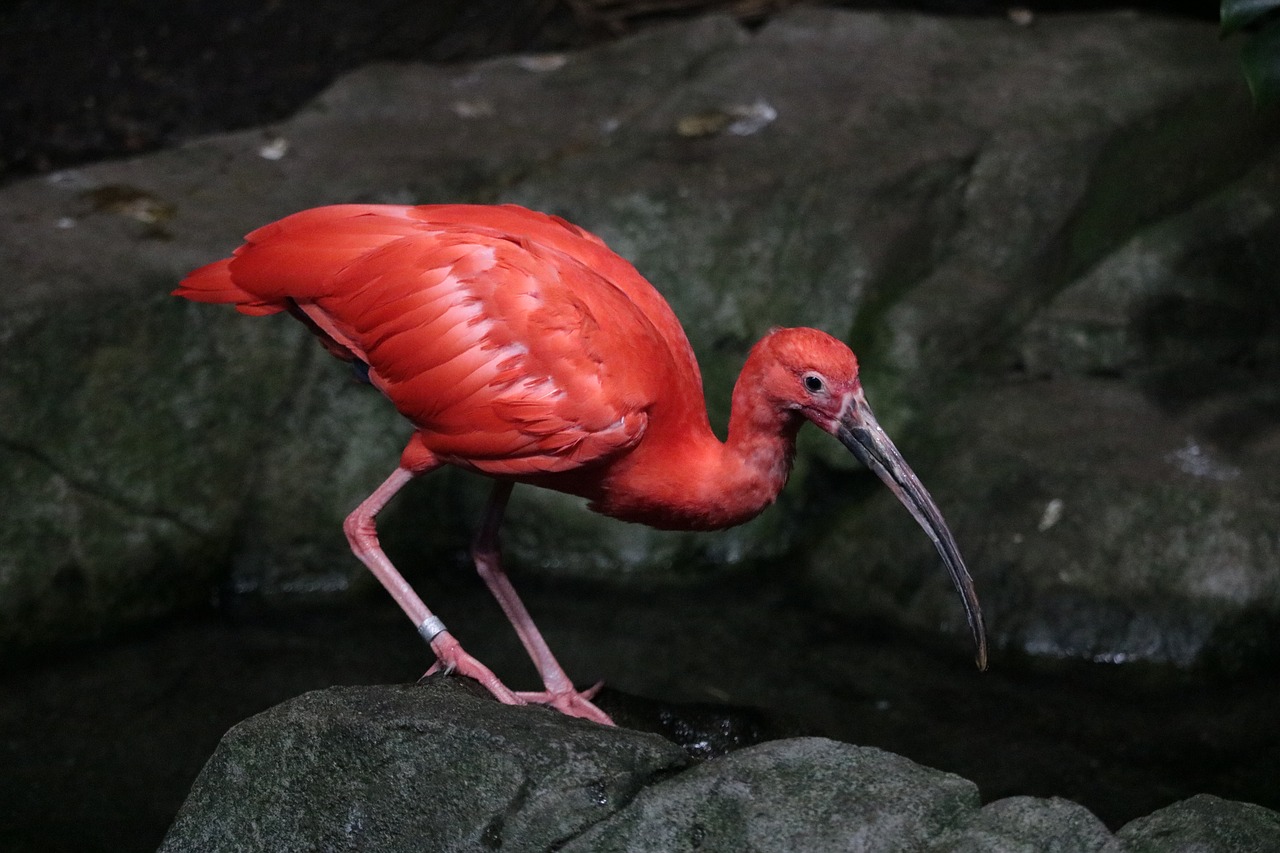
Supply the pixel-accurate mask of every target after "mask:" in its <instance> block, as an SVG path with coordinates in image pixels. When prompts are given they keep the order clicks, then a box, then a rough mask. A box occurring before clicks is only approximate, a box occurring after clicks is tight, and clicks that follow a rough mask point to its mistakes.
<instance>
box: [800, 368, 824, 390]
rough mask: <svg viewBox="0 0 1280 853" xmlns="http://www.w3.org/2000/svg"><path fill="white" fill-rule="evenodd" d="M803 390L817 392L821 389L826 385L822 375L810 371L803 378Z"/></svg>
mask: <svg viewBox="0 0 1280 853" xmlns="http://www.w3.org/2000/svg"><path fill="white" fill-rule="evenodd" d="M804 387H805V390H806V391H808V392H809V393H810V394H817V393H818V392H820V391H822V390H823V389H824V388H825V387H826V385H825V384H824V383H823V381H822V377H821V376H819V375H818V374H816V373H810V374H808V375H807V376H805V378H804Z"/></svg>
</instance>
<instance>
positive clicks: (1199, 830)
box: [1117, 794, 1280, 853]
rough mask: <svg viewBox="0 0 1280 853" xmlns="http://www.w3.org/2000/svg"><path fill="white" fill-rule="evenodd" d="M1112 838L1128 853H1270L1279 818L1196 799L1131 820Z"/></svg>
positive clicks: (1248, 806) (1249, 807)
mask: <svg viewBox="0 0 1280 853" xmlns="http://www.w3.org/2000/svg"><path fill="white" fill-rule="evenodd" d="M1117 835H1118V836H1119V838H1120V841H1121V842H1122V843H1123V844H1124V849H1125V850H1126V851H1129V853H1275V851H1277V850H1280V814H1277V813H1276V812H1273V811H1271V810H1270V809H1264V808H1263V807H1262V806H1256V805H1253V804H1252V803H1238V802H1234V801H1232V800H1224V799H1221V798H1220V797H1214V796H1211V795H1209V794H1199V795H1197V796H1194V797H1191V798H1190V799H1186V800H1182V801H1181V802H1177V803H1174V804H1173V805H1171V806H1168V807H1166V808H1163V809H1160V810H1159V811H1155V812H1152V813H1151V814H1149V815H1147V816H1146V817H1140V818H1138V819H1137V820H1133V821H1130V822H1129V823H1127V824H1125V825H1124V827H1122V828H1121V830H1120V832H1119V833H1117Z"/></svg>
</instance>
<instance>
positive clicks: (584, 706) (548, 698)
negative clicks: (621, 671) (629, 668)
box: [516, 681, 617, 726]
mask: <svg viewBox="0 0 1280 853" xmlns="http://www.w3.org/2000/svg"><path fill="white" fill-rule="evenodd" d="M603 686H604V682H603V681H600V682H597V683H596V684H595V685H593V686H591V687H588V688H587V689H586V690H574V689H572V688H570V689H568V690H555V691H553V690H542V691H538V692H533V693H527V692H523V691H522V692H517V693H516V697H517V698H518V699H520V700H521V701H522V702H527V703H529V704H531V705H547V706H550V707H552V708H555V709H556V710H557V711H559V712H560V713H562V714H566V715H567V716H570V717H580V718H582V719H584V720H591V721H592V722H593V723H599V724H600V725H602V726H614V725H617V724H616V723H615V722H614V721H613V719H612V718H610V716H609V715H608V714H606V713H605V712H604V711H601V710H600V709H599V708H597V707H596V706H595V705H594V704H592V702H591V700H592V699H594V698H595V695H596V694H597V693H599V692H600V688H601V687H603Z"/></svg>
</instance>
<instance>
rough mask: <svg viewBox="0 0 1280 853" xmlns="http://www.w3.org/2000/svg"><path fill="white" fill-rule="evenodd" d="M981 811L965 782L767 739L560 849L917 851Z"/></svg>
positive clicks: (882, 756)
mask: <svg viewBox="0 0 1280 853" xmlns="http://www.w3.org/2000/svg"><path fill="white" fill-rule="evenodd" d="M977 805H978V789H977V787H976V786H975V785H974V784H973V783H972V782H969V781H967V780H964V779H961V778H960V777H958V776H953V775H951V774H949V773H943V772H942V771H940V770H933V769H930V768H928V767H921V766H920V765H918V764H915V763H913V762H911V761H908V760H907V759H905V758H902V757H901V756H898V755H894V754H892V753H888V752H883V751H881V750H878V749H873V748H870V747H860V746H853V745H850V744H845V743H838V742H836V741H831V740H825V739H823V738H796V739H792V740H781V741H774V742H772V743H766V744H762V745H760V746H755V747H750V748H748V749H744V750H741V751H739V752H735V753H731V754H730V755H728V756H725V757H724V758H721V759H718V760H716V761H711V762H707V763H706V764H703V765H700V766H698V767H695V768H693V769H691V770H688V771H686V772H684V773H681V774H679V775H678V776H675V777H674V778H671V779H668V780H665V781H662V782H658V783H656V784H653V785H650V786H648V787H647V788H646V789H645V790H644V791H642V792H641V793H640V794H639V795H638V796H637V797H636V798H635V800H634V801H633V802H632V803H630V804H628V806H627V807H626V808H624V809H622V810H621V811H619V812H617V813H616V814H614V815H612V816H611V817H609V818H607V819H605V820H603V821H601V822H600V823H598V824H596V825H595V826H593V827H591V829H589V830H588V831H587V832H585V833H583V835H582V836H580V837H579V838H577V839H574V841H572V842H571V843H569V844H567V845H565V847H564V848H562V849H563V850H566V851H570V850H572V851H583V853H585V851H601V853H604V851H624V850H625V851H632V853H641V851H655V853H658V851H662V853H674V851H685V850H698V851H725V853H728V852H729V851H767V850H809V851H815V853H818V851H833V853H834V851H872V850H885V851H889V850H911V849H919V848H922V847H923V845H924V844H925V843H926V842H927V841H928V840H929V839H931V838H934V837H936V836H937V835H938V834H939V833H940V832H943V831H944V830H946V829H947V828H949V827H952V826H954V825H956V824H957V823H962V822H964V821H965V820H967V818H968V812H969V811H970V810H972V809H975V808H976V807H977Z"/></svg>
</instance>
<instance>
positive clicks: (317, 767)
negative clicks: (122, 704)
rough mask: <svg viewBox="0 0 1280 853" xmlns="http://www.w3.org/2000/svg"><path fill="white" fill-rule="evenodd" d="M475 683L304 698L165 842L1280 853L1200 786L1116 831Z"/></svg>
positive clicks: (333, 691)
mask: <svg viewBox="0 0 1280 853" xmlns="http://www.w3.org/2000/svg"><path fill="white" fill-rule="evenodd" d="M477 689H478V688H475V687H474V685H471V684H470V683H469V682H465V681H462V680H455V679H449V678H439V677H437V678H433V679H430V680H428V681H426V682H425V683H423V684H422V685H419V686H413V687H408V686H404V687H357V688H330V689H328V690H322V691H316V692H313V693H308V694H306V695H304V696H301V697H299V698H297V699H293V700H290V701H289V702H286V703H284V704H282V705H279V706H277V707H275V708H272V709H271V710H269V711H266V712H264V713H262V714H259V715H257V716H255V717H252V718H250V719H248V720H246V721H245V722H243V723H241V724H239V725H237V726H236V727H235V728H233V729H232V730H231V731H229V732H228V733H227V734H226V736H225V737H224V738H223V740H222V742H221V743H220V744H219V746H218V748H217V750H216V751H215V753H214V755H213V756H212V757H211V758H210V759H209V762H208V763H207V764H206V766H205V768H204V770H203V771H202V772H201V774H200V776H199V778H197V780H196V782H195V784H194V785H193V786H192V789H191V793H190V794H189V796H188V797H187V800H186V802H185V804H184V805H183V806H182V809H181V810H180V812H179V813H178V816H177V818H176V819H175V821H174V823H173V825H172V827H171V828H170V830H169V832H168V834H167V835H166V837H165V840H164V843H163V845H162V846H161V851H162V853H178V852H179V851H188V850H189V851H201V853H205V851H219V850H237V851H255V850H262V851H278V850H378V851H383V853H396V851H420V850H481V849H487V850H493V849H502V850H508V851H545V850H563V851H591V853H607V851H631V852H632V853H642V851H662V853H679V851H694V850H697V851H734V853H737V851H773V850H804V851H812V853H825V852H826V851H831V853H851V851H875V850H883V851H902V850H918V851H928V853H944V851H945V852H946V853H970V852H972V853H977V851H982V853H1023V851H1026V853H1030V851H1036V853H1039V852H1040V851H1061V853H1085V851H1094V852H1095V853H1119V851H1120V850H1122V849H1123V850H1129V851H1134V853H1139V851H1141V853H1175V851H1188V853H1189V851H1192V850H1198V851H1199V850H1203V851H1222V852H1223V853H1229V851H1246V850H1247V851H1250V853H1266V851H1271V850H1277V849H1280V846H1278V845H1280V814H1277V813H1276V812H1273V811H1270V810H1268V809H1265V808H1262V807H1260V806H1253V805H1248V804H1245V803H1236V802H1231V801H1228V800H1222V799H1219V798H1217V797H1211V796H1197V797H1193V798H1191V799H1189V800H1184V801H1183V802H1180V803H1176V804H1174V805H1172V806H1169V807H1168V808H1165V809H1161V810H1160V811H1158V812H1155V813H1154V814H1152V815H1150V816H1148V817H1145V818H1141V819H1139V820H1135V821H1133V822H1131V823H1130V824H1128V825H1127V826H1125V827H1124V829H1123V830H1121V832H1120V833H1119V841H1117V839H1116V837H1115V836H1112V835H1111V833H1110V832H1108V831H1107V829H1106V827H1104V826H1103V825H1102V823H1101V821H1099V820H1098V818H1097V817H1095V816H1094V815H1093V814H1091V813H1090V812H1089V811H1088V810H1086V809H1085V808H1084V807H1082V806H1080V805H1077V804H1075V803H1072V802H1070V801H1067V800H1062V799H1057V798H1053V799H1039V798H1034V797H1012V798H1009V799H1003V800H999V801H996V802H993V803H989V804H987V805H986V806H984V807H982V808H981V809H979V808H978V803H979V801H978V790H977V787H976V786H975V785H974V784H973V783H972V782H969V781H967V780H965V779H962V778H960V777H958V776H954V775H952V774H949V773H944V772H942V771H939V770H934V769H931V768H928V767H923V766H921V765H919V764H916V763H914V762H912V761H909V760H907V759H905V758H902V757H901V756H898V755H894V754H892V753H888V752H884V751H881V750H878V749H873V748H868V747H859V746H853V745H851V744H845V743H839V742H836V741H831V740H826V739H823V738H791V739H784V740H776V741H770V742H766V743H761V744H757V745H754V746H747V747H745V748H741V749H738V750H737V751H733V752H729V753H728V754H725V755H720V756H719V757H715V758H712V759H710V760H707V761H703V762H701V763H697V764H693V763H691V762H690V761H689V760H688V759H687V758H686V757H685V754H684V752H683V751H681V750H680V749H679V748H678V747H676V746H675V745H674V744H672V743H670V742H668V741H666V740H664V739H662V738H660V737H658V736H656V735H651V734H642V733H639V732H635V731H630V730H628V729H623V728H617V729H613V728H606V727H603V726H597V725H595V724H592V723H584V722H582V721H580V720H572V719H569V718H567V717H564V716H562V715H560V714H558V713H555V712H552V711H548V710H545V709H541V708H511V707H507V706H503V705H499V704H498V703H496V702H494V701H493V700H491V699H490V698H488V697H487V696H479V695H478V694H477V692H476V690H477Z"/></svg>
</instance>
